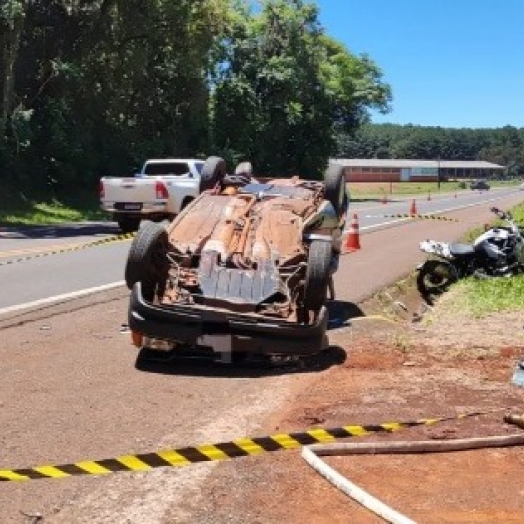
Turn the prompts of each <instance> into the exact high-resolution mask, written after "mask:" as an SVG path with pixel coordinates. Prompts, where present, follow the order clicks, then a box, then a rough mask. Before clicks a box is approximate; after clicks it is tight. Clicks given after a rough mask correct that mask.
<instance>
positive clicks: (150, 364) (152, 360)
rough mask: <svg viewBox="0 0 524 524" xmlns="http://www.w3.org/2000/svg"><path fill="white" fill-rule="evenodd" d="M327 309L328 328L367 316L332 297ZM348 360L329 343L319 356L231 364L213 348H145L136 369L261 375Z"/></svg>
mask: <svg viewBox="0 0 524 524" xmlns="http://www.w3.org/2000/svg"><path fill="white" fill-rule="evenodd" d="M327 308H328V311H329V323H328V330H333V329H337V328H340V327H344V326H348V325H350V320H351V319H352V318H357V317H364V316H366V315H365V313H364V312H363V311H362V310H361V309H360V308H359V307H358V305H357V304H354V303H352V302H346V301H343V300H331V301H329V302H328V303H327ZM346 359H347V353H346V351H345V350H344V349H343V348H341V347H339V346H329V347H328V348H327V349H326V350H325V351H322V352H321V353H319V354H317V355H312V356H307V357H301V358H300V359H294V360H293V359H288V360H286V359H280V360H278V359H275V360H273V361H272V360H270V359H268V358H248V357H243V356H237V355H233V357H232V362H231V363H223V362H220V360H218V359H217V356H216V354H214V353H213V352H212V351H211V350H209V352H208V353H204V352H202V353H201V354H200V355H195V354H192V353H191V351H185V350H183V349H177V350H174V351H171V352H166V353H162V352H159V351H155V350H151V349H147V348H143V349H141V350H140V353H139V354H138V357H137V359H136V363H135V368H136V369H137V370H139V371H144V372H147V373H161V374H164V375H188V376H193V375H194V376H204V377H205V376H208V377H209V376H212V377H247V378H257V377H265V376H271V375H284V374H285V375H288V374H292V373H316V372H318V371H324V370H326V369H329V368H330V367H332V366H338V365H340V364H343V363H344V362H345V361H346Z"/></svg>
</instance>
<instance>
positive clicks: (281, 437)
mask: <svg viewBox="0 0 524 524" xmlns="http://www.w3.org/2000/svg"><path fill="white" fill-rule="evenodd" d="M493 411H494V410H490V411H475V412H469V413H465V414H462V415H455V416H452V417H439V418H423V419H419V420H414V421H410V422H385V423H382V424H369V425H350V426H341V427H337V428H331V429H322V428H316V429H309V430H307V431H304V432H301V433H280V434H277V435H271V436H268V437H255V438H241V439H238V440H232V441H229V442H221V443H219V444H204V445H201V446H196V447H184V448H177V449H167V450H163V451H156V452H151V453H141V454H138V455H122V456H120V457H115V458H110V459H104V460H83V461H80V462H75V463H71V464H62V465H59V466H53V465H44V466H38V467H31V468H21V469H4V470H0V481H25V480H37V479H58V478H64V477H70V476H73V475H107V474H109V473H117V472H120V471H147V470H151V469H155V468H161V467H181V466H188V465H189V464H195V463H198V462H209V461H218V460H226V459H232V458H236V457H247V456H254V455H259V454H261V453H270V452H273V451H280V450H288V449H296V448H300V447H302V446H309V445H311V444H319V443H327V442H333V441H334V440H337V439H342V438H348V437H361V436H364V435H369V434H371V433H379V432H385V433H391V432H394V431H398V430H400V429H403V428H411V427H415V426H427V425H431V424H436V423H438V422H444V421H449V420H457V419H463V418H467V417H475V416H478V415H485V414H487V413H491V412H493Z"/></svg>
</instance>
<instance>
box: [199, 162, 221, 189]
mask: <svg viewBox="0 0 524 524" xmlns="http://www.w3.org/2000/svg"><path fill="white" fill-rule="evenodd" d="M226 172H227V166H226V161H225V160H224V159H223V158H220V157H219V156H210V157H208V158H207V160H206V162H205V164H204V167H203V168H202V173H200V192H201V193H202V192H203V191H207V190H208V189H213V188H214V187H216V186H217V185H222V181H223V180H224V177H225V176H226Z"/></svg>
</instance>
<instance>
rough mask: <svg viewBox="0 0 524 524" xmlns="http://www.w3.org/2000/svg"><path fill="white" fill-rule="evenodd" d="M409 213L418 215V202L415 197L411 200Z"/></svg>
mask: <svg viewBox="0 0 524 524" xmlns="http://www.w3.org/2000/svg"><path fill="white" fill-rule="evenodd" d="M409 214H410V215H411V216H414V215H418V211H417V203H416V202H415V199H413V200H412V202H411V208H410V209H409Z"/></svg>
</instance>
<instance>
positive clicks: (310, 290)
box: [304, 240, 333, 311]
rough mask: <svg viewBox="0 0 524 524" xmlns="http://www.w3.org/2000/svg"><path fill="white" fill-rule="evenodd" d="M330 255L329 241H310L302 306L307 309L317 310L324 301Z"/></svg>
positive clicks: (329, 274)
mask: <svg viewBox="0 0 524 524" xmlns="http://www.w3.org/2000/svg"><path fill="white" fill-rule="evenodd" d="M332 256H333V253H332V249H331V243H330V242H325V241H323V240H313V242H311V245H310V246H309V254H308V259H307V270H306V282H305V285H304V307H305V308H306V309H307V310H310V311H319V310H320V308H321V307H322V306H323V305H324V304H325V303H326V300H327V290H328V284H329V278H330V276H331V273H330V271H331V258H332Z"/></svg>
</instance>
